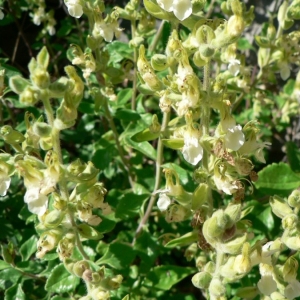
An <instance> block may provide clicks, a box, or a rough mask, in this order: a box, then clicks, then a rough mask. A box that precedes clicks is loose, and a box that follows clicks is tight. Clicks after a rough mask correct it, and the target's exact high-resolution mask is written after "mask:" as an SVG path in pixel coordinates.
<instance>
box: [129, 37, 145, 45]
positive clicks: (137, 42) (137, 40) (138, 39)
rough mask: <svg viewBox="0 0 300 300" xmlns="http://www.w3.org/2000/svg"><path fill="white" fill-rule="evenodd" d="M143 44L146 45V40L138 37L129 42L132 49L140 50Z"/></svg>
mask: <svg viewBox="0 0 300 300" xmlns="http://www.w3.org/2000/svg"><path fill="white" fill-rule="evenodd" d="M143 43H144V39H143V38H142V37H141V36H136V37H135V38H133V39H132V40H130V41H129V46H130V47H131V48H138V47H139V46H140V45H142V44H143Z"/></svg>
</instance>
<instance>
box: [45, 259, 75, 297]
mask: <svg viewBox="0 0 300 300" xmlns="http://www.w3.org/2000/svg"><path fill="white" fill-rule="evenodd" d="M79 282H80V279H79V278H78V277H76V276H74V275H72V274H70V273H69V272H68V271H67V270H66V269H65V267H64V265H63V264H59V265H58V266H56V267H55V268H54V269H53V270H52V272H51V274H50V276H49V278H48V279H47V282H46V285H45V289H46V291H48V292H52V293H65V292H70V291H74V290H75V288H76V286H77V285H78V284H79Z"/></svg>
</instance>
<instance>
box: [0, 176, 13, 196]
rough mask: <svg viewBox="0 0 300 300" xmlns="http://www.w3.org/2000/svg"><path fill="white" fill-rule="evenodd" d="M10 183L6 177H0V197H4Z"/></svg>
mask: <svg viewBox="0 0 300 300" xmlns="http://www.w3.org/2000/svg"><path fill="white" fill-rule="evenodd" d="M10 181H11V179H10V177H9V176H7V175H2V176H1V177H0V196H6V193H7V190H8V188H9V185H10Z"/></svg>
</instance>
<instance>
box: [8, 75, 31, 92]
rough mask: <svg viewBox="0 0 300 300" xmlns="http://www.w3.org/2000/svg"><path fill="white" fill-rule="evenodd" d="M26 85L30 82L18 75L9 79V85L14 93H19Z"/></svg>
mask: <svg viewBox="0 0 300 300" xmlns="http://www.w3.org/2000/svg"><path fill="white" fill-rule="evenodd" d="M28 85H30V82H29V81H28V80H26V79H24V78H23V77H21V76H19V75H16V76H13V77H11V78H10V79H9V86H10V88H11V89H12V90H13V91H14V92H15V93H16V94H21V93H22V92H23V91H24V90H25V88H26V87H27V86H28Z"/></svg>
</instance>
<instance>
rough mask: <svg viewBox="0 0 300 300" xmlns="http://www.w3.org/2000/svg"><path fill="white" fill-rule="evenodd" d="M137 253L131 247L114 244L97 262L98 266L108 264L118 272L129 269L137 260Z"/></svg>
mask: <svg viewBox="0 0 300 300" xmlns="http://www.w3.org/2000/svg"><path fill="white" fill-rule="evenodd" d="M135 255H136V251H134V250H133V248H132V246H131V245H127V244H123V243H118V242H116V243H112V244H110V245H109V247H108V249H107V251H106V252H105V253H104V255H103V256H102V257H101V258H100V259H99V260H97V261H96V264H97V265H104V264H107V265H109V266H111V267H112V268H115V269H117V270H121V269H125V268H128V267H129V265H130V264H131V262H132V261H133V259H134V258H135Z"/></svg>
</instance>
